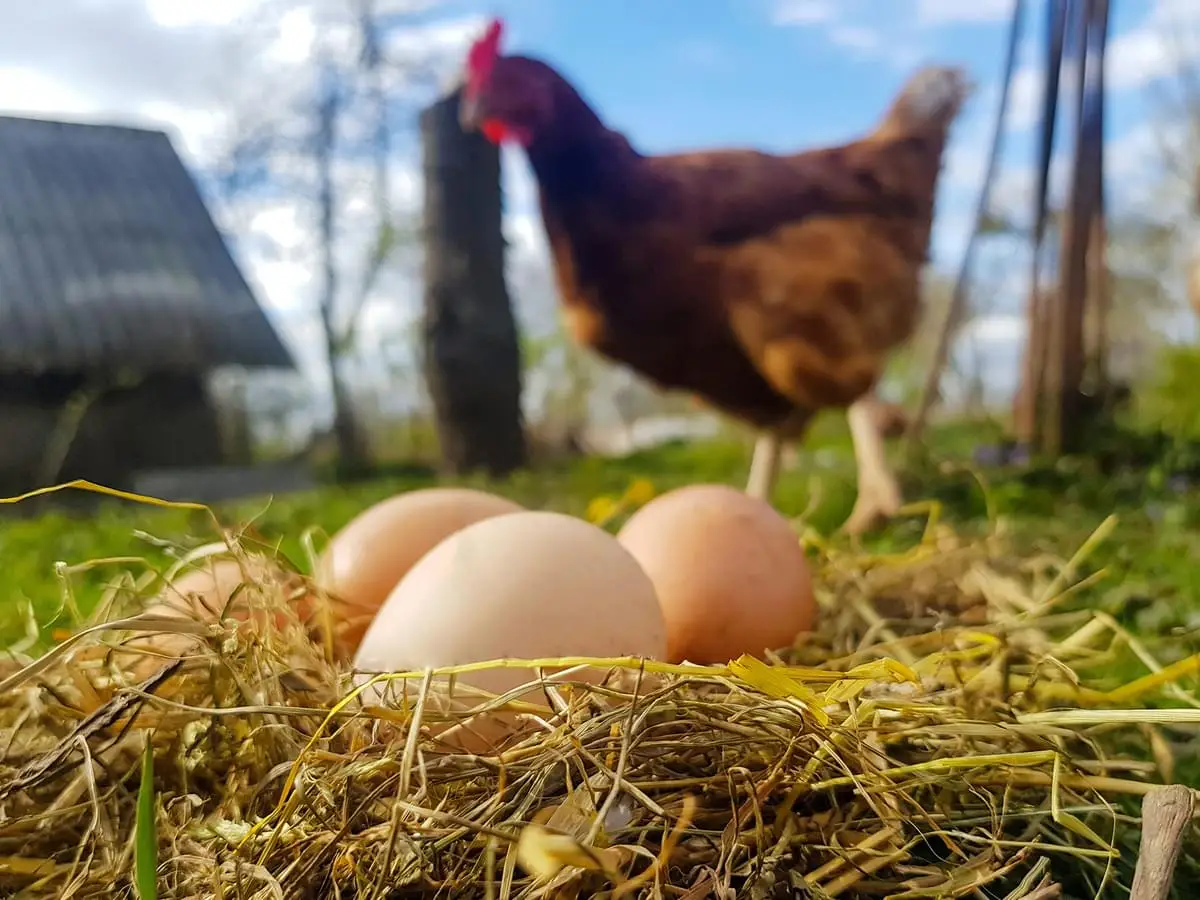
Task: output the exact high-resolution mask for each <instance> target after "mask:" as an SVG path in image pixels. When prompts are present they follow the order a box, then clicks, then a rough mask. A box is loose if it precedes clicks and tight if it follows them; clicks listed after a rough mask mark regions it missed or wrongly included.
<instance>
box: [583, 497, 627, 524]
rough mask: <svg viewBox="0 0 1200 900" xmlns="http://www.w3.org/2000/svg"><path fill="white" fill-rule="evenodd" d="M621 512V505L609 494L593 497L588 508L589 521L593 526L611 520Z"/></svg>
mask: <svg viewBox="0 0 1200 900" xmlns="http://www.w3.org/2000/svg"><path fill="white" fill-rule="evenodd" d="M619 511H620V507H619V504H618V503H617V501H616V500H614V499H613V498H612V497H610V496H609V495H608V494H601V495H600V496H599V497H593V498H592V502H591V503H589V504H588V507H587V513H586V516H587V520H588V521H589V522H591V523H592V524H593V525H594V524H596V523H598V522H603V521H605V520H606V519H611V518H612V517H613V516H615V515H616V514H617V513H618V512H619Z"/></svg>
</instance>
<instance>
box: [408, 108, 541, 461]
mask: <svg viewBox="0 0 1200 900" xmlns="http://www.w3.org/2000/svg"><path fill="white" fill-rule="evenodd" d="M458 104H459V93H458V91H455V92H454V93H452V94H450V95H448V96H446V97H443V98H442V99H440V100H438V101H437V102H436V103H434V104H433V105H432V106H430V107H429V108H428V109H426V110H425V111H424V112H423V113H422V114H421V145H422V151H423V154H424V176H425V178H424V181H425V206H424V216H425V317H424V323H423V325H424V330H423V338H424V351H425V353H424V360H423V362H424V371H425V379H426V382H427V384H428V387H429V393H430V395H431V397H432V398H433V404H434V412H435V418H436V422H437V431H438V437H439V440H440V442H441V454H442V462H443V467H444V469H445V470H446V471H447V472H448V473H450V474H462V473H465V472H468V471H472V470H483V471H486V472H488V473H490V474H493V475H501V474H505V473H508V472H511V471H513V470H514V469H517V468H520V467H521V466H523V465H524V464H525V462H526V452H527V451H526V442H525V433H524V427H523V422H522V415H521V351H520V346H519V342H518V337H517V327H516V322H515V320H514V318H513V312H512V305H511V303H510V302H509V297H508V289H507V287H506V285H505V281H504V236H503V232H502V230H501V196H500V153H499V151H498V150H497V148H496V147H495V146H493V145H492V144H490V143H488V141H486V140H485V139H484V138H483V137H482V136H481V135H479V134H475V133H470V134H468V133H466V132H464V131H463V130H462V128H461V126H460V125H459V121H458Z"/></svg>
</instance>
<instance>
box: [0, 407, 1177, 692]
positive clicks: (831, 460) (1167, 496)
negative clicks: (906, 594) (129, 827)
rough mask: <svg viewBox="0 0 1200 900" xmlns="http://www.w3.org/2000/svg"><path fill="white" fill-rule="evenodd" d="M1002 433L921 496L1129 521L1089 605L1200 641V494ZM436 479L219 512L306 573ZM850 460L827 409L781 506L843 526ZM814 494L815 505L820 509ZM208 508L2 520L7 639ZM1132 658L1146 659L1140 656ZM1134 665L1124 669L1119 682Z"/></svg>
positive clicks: (976, 524)
mask: <svg viewBox="0 0 1200 900" xmlns="http://www.w3.org/2000/svg"><path fill="white" fill-rule="evenodd" d="M994 436H995V433H994V431H993V430H992V429H985V428H982V427H980V426H970V425H958V426H954V427H943V428H941V429H939V430H938V431H937V432H935V433H934V434H933V435H932V436H931V438H930V442H929V443H930V449H929V458H928V459H926V460H924V461H923V463H922V465H920V466H918V467H917V471H916V472H913V473H909V474H908V476H906V480H907V484H906V494H907V496H908V498H909V499H911V500H916V499H922V498H931V499H936V500H938V501H940V502H941V503H942V505H943V511H944V516H945V518H947V519H948V520H950V521H952V522H953V523H954V524H955V527H957V528H959V529H960V530H963V531H967V532H969V531H971V530H981V529H983V528H985V527H987V524H988V520H987V515H988V511H989V505H990V507H991V511H992V512H993V514H1001V515H1004V516H1005V517H1006V518H1007V519H1009V521H1010V522H1011V523H1012V526H1013V528H1012V530H1013V532H1014V533H1015V538H1016V542H1017V544H1018V549H1019V550H1020V551H1022V552H1028V553H1035V552H1038V551H1048V552H1052V553H1054V554H1057V555H1064V554H1069V553H1071V552H1072V551H1073V550H1074V549H1075V548H1076V547H1078V546H1079V544H1080V543H1081V542H1082V541H1083V540H1084V539H1085V538H1086V537H1087V535H1088V534H1089V533H1090V532H1091V531H1092V530H1094V529H1095V528H1096V527H1097V526H1098V525H1099V524H1100V523H1101V522H1102V521H1103V520H1104V518H1105V517H1106V516H1107V515H1108V514H1109V513H1116V514H1117V515H1118V516H1119V517H1120V522H1119V525H1118V527H1117V529H1116V531H1115V532H1114V534H1113V536H1112V538H1111V539H1110V540H1109V541H1107V542H1106V544H1105V545H1104V546H1103V547H1101V549H1100V551H1099V552H1098V553H1097V555H1096V556H1094V557H1093V559H1092V560H1090V561H1089V567H1090V568H1096V567H1099V566H1103V567H1105V568H1106V569H1108V570H1109V576H1108V577H1107V578H1106V579H1105V580H1104V582H1103V583H1102V584H1101V585H1098V586H1097V587H1096V588H1094V589H1092V590H1090V591H1089V592H1087V594H1086V595H1084V596H1083V597H1082V598H1081V602H1087V603H1089V604H1092V605H1094V606H1098V607H1100V608H1103V609H1105V610H1106V611H1108V612H1111V613H1112V614H1113V615H1115V616H1116V617H1117V618H1118V619H1119V620H1121V621H1122V622H1123V623H1124V624H1125V625H1127V626H1128V627H1130V628H1131V629H1133V630H1134V631H1136V632H1137V633H1139V634H1140V635H1142V636H1143V637H1144V638H1145V639H1146V640H1147V641H1148V642H1150V643H1152V644H1153V645H1154V646H1155V647H1156V651H1157V652H1161V653H1162V654H1163V656H1164V657H1165V658H1167V659H1174V658H1179V657H1182V656H1184V655H1186V654H1187V653H1189V652H1194V651H1195V650H1197V649H1200V647H1198V646H1197V645H1198V644H1200V641H1198V640H1197V634H1198V633H1200V566H1197V565H1195V564H1194V563H1193V560H1197V559H1200V531H1198V530H1197V529H1195V528H1193V527H1192V525H1193V523H1195V522H1197V521H1200V495H1197V494H1196V493H1195V492H1191V493H1183V494H1175V493H1173V492H1172V491H1171V490H1170V487H1169V485H1168V484H1167V483H1166V482H1165V480H1164V479H1153V478H1150V477H1148V476H1147V475H1146V474H1145V473H1144V472H1137V471H1130V472H1125V473H1120V472H1118V473H1116V474H1114V473H1105V474H1103V475H1102V474H1099V473H1097V472H1094V471H1092V470H1091V469H1090V468H1089V466H1087V465H1083V464H1076V463H1065V464H1060V465H1059V466H1058V467H1057V468H1054V469H1049V468H1043V469H1035V470H1033V471H1030V472H1026V473H1023V474H1021V475H1020V476H1019V477H1018V475H1017V474H1014V473H1011V472H992V473H984V475H983V478H984V481H985V482H986V484H987V487H986V489H985V488H984V487H982V486H981V481H980V477H979V473H976V472H973V471H971V470H970V469H969V467H968V466H966V465H965V463H966V462H967V461H968V460H969V458H970V453H971V449H972V448H973V446H974V445H975V444H977V443H980V442H983V441H986V440H989V439H991V438H993V437H994ZM749 456H750V444H749V442H748V441H746V440H742V441H737V440H732V439H723V440H717V441H711V442H691V443H679V444H671V445H667V446H664V447H660V448H657V449H655V450H653V451H648V452H643V453H638V454H634V455H632V456H629V457H626V458H623V459H616V460H611V459H607V460H606V459H598V458H588V459H581V460H576V461H573V462H570V463H563V464H558V465H553V466H548V467H543V468H540V469H539V470H537V471H530V472H522V473H519V474H517V475H515V476H513V477H512V478H509V479H505V480H502V481H497V482H487V481H485V480H484V479H471V480H468V482H467V483H469V484H473V485H475V486H479V487H483V488H486V489H489V490H494V491H496V492H497V493H500V494H503V495H506V496H509V497H512V498H514V499H516V500H518V501H519V502H521V503H523V504H525V505H526V506H528V507H531V508H547V509H557V510H562V511H564V512H568V513H572V514H582V513H583V512H584V510H585V509H586V507H587V504H588V503H589V501H591V500H592V499H593V498H594V497H596V496H597V495H600V494H619V493H620V492H622V491H623V490H624V489H625V488H626V487H627V486H628V485H629V483H630V482H631V481H632V480H633V479H635V478H646V479H649V480H650V481H651V482H653V484H654V485H655V487H656V488H657V489H658V490H659V491H663V490H668V489H670V488H672V487H676V486H680V485H684V484H688V483H693V482H700V481H707V482H720V483H727V484H738V485H740V484H742V483H744V479H745V476H746V472H747V466H748V464H749ZM433 483H434V479H433V478H431V477H430V476H423V475H420V474H408V475H394V476H390V477H382V478H379V479H377V480H372V481H368V482H361V483H357V484H352V485H347V486H329V487H325V488H322V489H320V490H316V491H311V492H306V493H302V494H295V495H289V496H285V497H279V498H275V499H270V498H261V499H255V500H250V501H244V502H239V503H235V504H227V505H223V506H220V507H217V509H216V512H217V514H218V516H219V517H220V519H221V521H222V522H223V523H225V524H228V525H236V524H244V523H246V522H250V521H252V522H253V523H254V526H255V528H256V529H257V531H258V532H259V533H260V534H261V535H262V536H263V537H264V538H265V539H267V540H268V541H270V542H272V543H273V544H275V545H277V546H278V547H279V549H280V550H281V551H282V552H283V553H284V554H285V555H286V556H287V557H289V558H290V559H291V560H292V561H293V562H294V563H295V564H296V565H297V566H299V567H300V568H301V569H303V570H306V571H307V570H308V569H309V559H308V554H307V552H306V550H305V548H304V545H303V542H302V537H303V535H304V534H305V532H306V531H309V530H314V529H315V530H316V535H315V540H316V545H317V547H318V548H319V547H320V546H322V545H323V543H324V540H325V536H327V535H329V534H332V533H333V532H335V531H336V530H337V529H339V528H340V527H341V526H343V525H344V524H345V523H346V522H347V521H349V520H350V519H351V518H352V517H353V516H354V515H355V514H357V513H358V512H359V511H360V510H362V509H364V508H365V507H367V506H369V505H370V504H372V503H375V502H377V501H379V500H381V499H383V498H385V497H388V496H390V495H392V494H395V493H398V492H401V491H406V490H412V489H414V488H420V487H425V486H428V485H430V484H433ZM854 496H855V485H854V465H853V457H852V454H851V452H850V449H849V442H848V437H847V435H846V433H845V427H844V419H843V418H839V417H826V418H824V419H822V420H821V421H820V422H819V423H818V427H817V428H816V429H814V433H813V434H812V436H811V437H810V440H809V441H808V443H807V444H806V446H805V448H804V455H803V457H802V461H801V465H800V466H799V467H797V468H796V469H795V470H792V471H790V472H787V473H785V474H784V476H783V478H782V479H781V483H780V486H779V490H778V492H777V495H776V502H777V505H778V506H779V508H780V509H781V510H782V511H783V512H785V513H787V514H791V515H795V514H799V513H801V512H804V511H805V510H808V511H809V523H810V524H811V525H813V526H814V527H816V528H817V529H818V530H820V531H822V532H824V533H827V534H828V533H831V532H833V531H834V530H835V529H836V528H837V526H838V525H839V524H840V523H841V522H842V521H843V520H844V519H845V517H846V516H847V515H848V513H849V511H850V508H851V506H852V505H853V502H854ZM810 501H811V503H812V508H811V509H810ZM923 525H924V520H923V518H921V517H913V518H910V519H906V520H902V521H899V522H897V523H895V524H893V525H892V526H891V527H890V528H888V529H887V530H886V531H884V532H883V533H881V534H879V535H876V536H873V537H872V538H870V539H869V541H868V544H869V545H870V546H873V547H876V548H880V549H883V548H888V547H894V546H903V545H907V544H911V543H912V542H914V541H915V540H917V539H918V538H919V535H920V533H921V529H922V527H923ZM214 537H215V532H214V530H213V526H212V523H211V521H210V520H209V519H208V518H207V516H206V515H205V514H203V513H198V512H195V511H186V510H174V509H167V510H163V509H157V508H153V507H147V506H142V505H138V504H132V503H124V502H116V501H114V502H112V503H107V504H105V506H104V508H103V509H101V510H100V511H99V512H98V513H97V514H95V515H94V516H91V517H82V516H78V515H69V514H66V513H53V514H48V515H44V516H40V517H37V518H30V519H20V520H12V519H9V520H0V564H2V566H3V568H2V569H0V572H3V574H2V575H0V639H3V641H4V642H6V643H7V642H9V641H11V640H13V639H15V638H17V637H19V636H20V634H21V632H22V629H23V626H22V615H21V613H22V610H23V609H27V608H31V609H32V610H33V613H34V615H35V616H36V618H37V620H38V621H39V623H41V625H42V626H43V627H49V628H69V627H71V625H72V624H73V622H72V618H73V616H72V614H71V612H70V610H71V608H72V607H74V608H75V609H76V610H78V611H79V612H81V613H82V614H85V615H86V613H87V612H88V611H89V610H90V609H91V608H93V607H94V605H95V603H96V602H97V600H98V599H99V597H100V595H101V591H102V588H103V586H104V585H105V583H106V582H108V581H109V580H111V579H112V577H113V576H114V575H116V574H117V573H119V572H120V571H121V570H122V569H123V568H128V566H127V564H126V563H114V564H108V565H97V566H93V567H87V568H80V569H73V570H70V571H69V574H67V573H62V572H60V571H59V570H60V569H61V568H62V567H61V565H60V564H63V563H65V564H66V566H67V567H80V566H82V564H84V563H88V562H89V561H92V560H104V559H109V558H114V557H115V558H120V557H125V558H128V557H138V558H143V559H145V560H147V562H148V563H149V564H150V565H152V566H155V567H157V568H159V569H161V568H163V567H164V566H165V565H167V564H169V562H170V561H171V559H172V557H173V556H175V555H177V554H178V553H179V552H180V549H181V548H184V547H188V546H194V545H196V544H200V543H204V542H207V541H211V540H213V539H214ZM1131 666H1133V667H1136V664H1134V663H1131ZM1127 674H1129V673H1125V672H1114V677H1117V678H1121V677H1124V676H1125V675H1127Z"/></svg>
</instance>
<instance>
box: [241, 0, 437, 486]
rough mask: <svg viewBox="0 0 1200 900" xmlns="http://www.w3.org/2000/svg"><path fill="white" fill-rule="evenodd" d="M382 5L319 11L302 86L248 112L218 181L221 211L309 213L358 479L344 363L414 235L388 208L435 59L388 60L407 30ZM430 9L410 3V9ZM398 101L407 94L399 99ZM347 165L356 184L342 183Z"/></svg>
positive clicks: (357, 431)
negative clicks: (351, 210) (404, 139)
mask: <svg viewBox="0 0 1200 900" xmlns="http://www.w3.org/2000/svg"><path fill="white" fill-rule="evenodd" d="M377 2H378V0H340V2H338V3H331V4H329V5H326V6H322V8H321V11H322V12H323V14H325V15H326V17H327V18H328V21H325V20H322V21H321V22H320V23H318V37H317V39H316V44H315V47H314V51H313V53H312V56H311V58H312V62H311V63H310V64H309V71H308V72H307V73H306V75H307V77H306V78H305V79H303V82H304V84H305V87H303V88H301V89H299V90H296V91H294V92H293V93H292V95H290V96H285V97H282V98H272V100H273V101H276V100H278V103H277V107H276V108H274V109H269V110H257V111H256V110H252V111H251V113H250V114H248V115H246V116H245V117H244V119H243V123H242V126H243V127H242V128H241V130H240V133H239V134H238V135H237V136H236V139H235V140H234V142H233V145H232V147H231V149H230V151H229V152H228V154H227V157H226V159H225V162H224V166H223V172H222V173H221V177H220V179H219V181H220V185H221V187H222V188H223V195H224V197H223V199H224V200H225V201H226V203H227V204H234V203H236V201H237V200H238V199H239V198H241V197H245V196H253V195H255V194H256V193H266V194H268V195H269V196H276V197H289V198H293V199H296V200H298V201H299V202H300V203H301V204H302V205H303V206H305V207H307V209H308V211H309V221H310V223H311V225H312V230H313V232H314V235H315V239H314V240H313V242H312V248H311V251H310V252H311V254H312V255H311V256H309V257H308V258H307V259H306V260H305V261H306V262H311V263H312V264H313V266H314V268H315V270H316V271H317V273H318V279H317V282H318V290H317V294H316V297H315V301H314V303H315V307H316V310H315V311H316V314H317V319H318V321H319V323H320V329H321V336H322V341H321V343H322V349H323V351H324V356H325V362H326V366H327V370H326V371H327V376H328V386H329V395H330V397H331V400H332V405H333V434H334V437H335V440H336V444H337V451H338V456H339V461H340V463H341V465H342V466H343V467H345V468H348V469H362V468H364V467H366V466H367V465H368V464H369V462H370V461H369V459H368V457H369V443H368V441H367V439H366V436H365V434H364V433H363V428H362V427H361V425H360V423H359V420H358V415H357V414H356V408H355V404H354V397H353V391H352V389H351V387H350V385H349V384H348V383H347V378H346V366H345V363H346V360H347V358H348V357H349V356H350V354H352V353H353V352H354V350H355V348H356V341H357V338H358V331H359V325H360V322H361V320H362V316H363V312H364V310H365V309H366V308H367V306H368V304H369V303H370V302H371V301H372V300H373V299H374V298H375V297H376V296H377V295H378V291H379V287H380V281H381V275H382V273H383V272H384V271H385V269H386V268H387V267H388V265H389V263H390V262H391V261H392V260H393V259H394V257H395V256H396V254H397V251H398V250H400V249H401V248H403V247H406V246H410V245H411V244H412V243H413V242H414V241H415V235H416V228H415V225H414V224H413V221H412V214H411V212H410V213H409V214H407V215H401V214H398V213H397V212H396V210H395V209H394V208H393V206H392V195H393V189H392V177H391V172H392V167H393V166H394V164H395V163H396V161H397V158H396V152H395V151H396V130H397V128H398V127H402V126H401V125H400V123H402V122H404V120H405V119H408V120H412V119H414V118H415V113H416V110H417V107H418V102H419V101H418V96H419V93H420V92H419V91H418V90H414V88H419V87H426V88H428V87H430V86H432V85H433V83H434V81H435V76H436V72H437V65H436V62H437V61H436V60H433V59H428V58H422V57H416V58H412V59H405V58H399V59H398V58H395V56H396V54H395V53H394V52H393V53H391V54H390V55H389V52H388V49H387V40H386V39H387V36H388V34H389V33H391V32H393V31H394V30H396V29H399V28H402V27H404V26H405V25H406V24H410V23H408V22H407V20H406V19H405V17H404V16H403V12H404V9H403V8H401V9H397V8H396V6H397V4H396V3H394V2H393V3H389V4H388V7H387V9H386V10H383V11H382V12H381V11H380V9H379V8H378V7H377ZM427 5H428V4H417V3H414V4H412V6H413V11H414V12H415V11H417V9H418V7H420V6H427ZM284 6H286V3H284V4H279V3H276V4H272V5H270V7H269V9H264V10H263V14H264V17H266V16H268V15H270V16H271V17H272V18H274V19H275V20H276V21H277V17H278V16H279V15H280V14H281V12H282V11H283V9H284ZM252 46H253V45H252V42H250V41H246V47H245V49H244V52H247V53H249V52H252ZM398 92H402V93H403V94H404V96H403V97H399V98H398V97H397V96H396V94H397V93H398ZM364 161H366V162H367V165H366V166H365V167H364V165H363V163H364ZM350 167H353V168H354V169H355V171H356V174H357V183H356V182H355V181H353V180H351V179H348V178H347V177H345V173H346V171H347V169H348V168H350ZM364 168H365V171H363V169H364ZM362 197H365V198H368V202H369V204H370V206H371V207H372V209H371V212H370V214H369V218H370V219H371V223H370V225H369V227H368V228H367V229H366V231H365V233H364V232H363V229H362V228H359V229H356V230H355V232H354V233H347V231H346V228H345V215H346V210H347V207H348V206H350V205H351V203H352V202H354V201H357V200H359V199H360V198H362Z"/></svg>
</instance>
